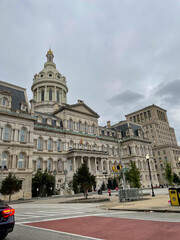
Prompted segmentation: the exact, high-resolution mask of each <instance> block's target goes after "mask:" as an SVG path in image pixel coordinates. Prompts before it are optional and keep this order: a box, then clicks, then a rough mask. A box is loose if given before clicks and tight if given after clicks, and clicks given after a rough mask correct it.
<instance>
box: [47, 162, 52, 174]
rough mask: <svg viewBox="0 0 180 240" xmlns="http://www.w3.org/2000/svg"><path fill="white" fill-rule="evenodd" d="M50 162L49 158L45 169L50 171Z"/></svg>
mask: <svg viewBox="0 0 180 240" xmlns="http://www.w3.org/2000/svg"><path fill="white" fill-rule="evenodd" d="M51 168H52V164H51V160H50V159H49V160H48V162H47V170H48V171H52V169H51Z"/></svg>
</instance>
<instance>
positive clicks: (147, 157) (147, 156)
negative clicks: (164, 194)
mask: <svg viewBox="0 0 180 240" xmlns="http://www.w3.org/2000/svg"><path fill="white" fill-rule="evenodd" d="M146 160H147V164H148V170H149V178H150V181H151V189H152V197H155V194H154V189H153V184H152V178H151V169H150V164H149V155H148V154H147V155H146Z"/></svg>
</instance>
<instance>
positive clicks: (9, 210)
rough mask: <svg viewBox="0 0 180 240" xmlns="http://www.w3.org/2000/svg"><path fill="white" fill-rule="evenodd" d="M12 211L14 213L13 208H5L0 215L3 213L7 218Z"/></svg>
mask: <svg viewBox="0 0 180 240" xmlns="http://www.w3.org/2000/svg"><path fill="white" fill-rule="evenodd" d="M14 213H15V210H14V209H13V208H10V209H5V210H4V211H3V212H2V215H3V218H7V217H10V216H12V215H14Z"/></svg>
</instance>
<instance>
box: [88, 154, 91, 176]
mask: <svg viewBox="0 0 180 240" xmlns="http://www.w3.org/2000/svg"><path fill="white" fill-rule="evenodd" d="M88 168H89V172H91V159H90V157H88Z"/></svg>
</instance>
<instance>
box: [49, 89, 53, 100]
mask: <svg viewBox="0 0 180 240" xmlns="http://www.w3.org/2000/svg"><path fill="white" fill-rule="evenodd" d="M49 101H52V89H49Z"/></svg>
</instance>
